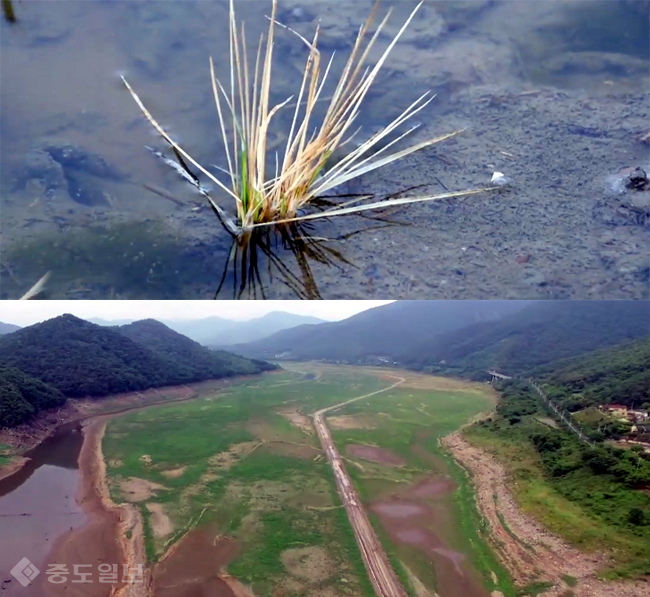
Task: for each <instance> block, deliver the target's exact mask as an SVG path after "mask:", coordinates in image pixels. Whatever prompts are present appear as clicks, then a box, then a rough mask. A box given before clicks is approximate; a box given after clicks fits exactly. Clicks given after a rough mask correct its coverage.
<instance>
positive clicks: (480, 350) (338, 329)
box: [231, 301, 650, 377]
mask: <svg viewBox="0 0 650 597" xmlns="http://www.w3.org/2000/svg"><path fill="white" fill-rule="evenodd" d="M647 336H650V303H648V302H646V301H528V302H526V301H440V302H436V301H400V302H399V303H391V304H390V305H385V306H382V307H377V308H375V309H370V310H368V311H364V312H363V313H360V314H358V315H355V316H354V317H350V318H349V319H346V320H344V321H339V322H335V323H323V324H321V325H319V326H316V327H314V326H300V327H297V328H294V329H291V330H285V331H283V332H279V333H277V334H274V335H272V336H270V337H268V338H265V339H262V340H259V341H257V342H251V343H248V344H244V345H237V346H233V347H231V349H232V350H234V351H235V352H238V353H239V354H242V355H245V356H249V357H255V358H277V359H287V360H310V359H315V360H325V361H330V362H347V363H371V364H372V363H379V362H389V363H394V364H399V365H401V366H405V367H408V368H411V369H416V370H422V371H426V372H430V373H442V374H451V375H464V376H472V377H481V376H483V375H484V374H485V370H487V369H491V368H497V369H502V370H504V371H505V372H507V373H508V374H511V375H514V374H523V373H527V372H531V371H533V370H534V369H535V368H536V367H539V366H541V365H545V364H547V363H550V362H553V361H557V360H561V359H567V358H570V357H575V356H578V355H580V354H583V353H585V352H588V351H592V350H597V349H601V348H604V347H607V346H612V345H614V344H617V343H620V342H623V341H625V340H630V339H635V338H643V337H647Z"/></svg>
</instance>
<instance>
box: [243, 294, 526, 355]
mask: <svg viewBox="0 0 650 597" xmlns="http://www.w3.org/2000/svg"><path fill="white" fill-rule="evenodd" d="M527 304H528V303H527V302H526V301H399V302H394V303H390V304H388V305H383V306H381V307H375V308H374V309H369V310H367V311H363V312H361V313H358V314H357V315H354V316H352V317H350V318H348V319H345V320H343V321H336V322H329V323H322V324H320V325H318V326H313V325H302V326H298V327H295V328H293V329H290V330H284V331H282V332H278V333H277V334H273V335H272V336H270V337H268V338H264V339H262V340H258V341H256V342H250V343H247V344H238V345H235V346H231V347H230V348H231V350H233V351H234V352H238V353H240V354H243V355H247V356H254V357H257V358H283V359H294V360H310V359H316V360H327V361H342V362H350V363H357V362H364V363H365V362H373V361H379V360H382V359H383V360H388V361H394V360H397V359H398V357H399V355H400V354H401V353H402V352H403V351H404V350H408V349H412V348H414V347H417V346H419V345H421V344H422V343H424V342H427V341H428V340H429V339H430V338H432V337H435V336H438V335H440V334H443V333H445V332H450V331H453V330H457V329H460V328H462V327H465V326H468V325H471V324H474V323H478V322H489V321H495V320H498V319H500V318H502V317H504V316H506V315H509V314H511V313H516V312H517V311H520V310H521V309H523V308H525V307H526V305H527Z"/></svg>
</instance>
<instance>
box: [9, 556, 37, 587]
mask: <svg viewBox="0 0 650 597" xmlns="http://www.w3.org/2000/svg"><path fill="white" fill-rule="evenodd" d="M39 572H40V570H39V569H38V568H37V567H36V566H34V564H32V563H31V562H30V561H29V560H28V559H27V558H23V559H22V560H20V562H18V563H17V564H16V565H15V566H14V567H13V568H12V569H11V575H12V576H13V577H14V578H15V579H16V580H17V581H18V582H19V583H20V584H21V585H23V587H26V586H27V585H28V584H29V583H30V582H32V581H33V580H34V579H35V578H36V577H37V576H38V574H39Z"/></svg>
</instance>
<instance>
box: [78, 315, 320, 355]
mask: <svg viewBox="0 0 650 597" xmlns="http://www.w3.org/2000/svg"><path fill="white" fill-rule="evenodd" d="M89 321H91V322H92V323H95V324H97V325H102V326H116V325H125V324H129V323H132V322H133V321H134V320H132V319H120V320H113V321H111V320H106V319H97V318H91V319H89ZM323 321H324V320H322V319H318V318H317V317H310V316H308V315H295V314H294V313H285V312H283V311H273V312H271V313H268V314H267V315H264V316H263V317H258V318H255V319H250V320H248V321H236V320H232V319H225V318H223V317H216V316H213V317H205V318H203V319H161V320H160V322H161V323H164V324H165V325H166V326H167V327H169V328H171V329H172V330H174V331H176V332H178V333H179V334H183V335H184V336H187V337H188V338H191V339H192V340H194V341H195V342H198V343H199V344H203V345H204V346H211V347H225V346H230V345H232V344H238V343H244V342H254V341H255V340H259V339H261V338H266V337H267V336H270V335H271V334H275V333H276V332H279V331H281V330H285V329H289V328H293V327H296V326H298V325H303V324H319V323H323Z"/></svg>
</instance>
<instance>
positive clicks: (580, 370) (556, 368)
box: [533, 338, 650, 410]
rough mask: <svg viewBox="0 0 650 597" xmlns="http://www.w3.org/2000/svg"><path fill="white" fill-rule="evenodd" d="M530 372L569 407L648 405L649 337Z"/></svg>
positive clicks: (649, 373) (649, 392) (558, 399)
mask: <svg viewBox="0 0 650 597" xmlns="http://www.w3.org/2000/svg"><path fill="white" fill-rule="evenodd" d="M533 373H534V375H535V377H536V378H538V379H540V380H541V383H543V384H544V386H545V388H546V392H547V393H548V394H549V395H550V396H551V397H552V398H553V399H555V400H556V401H557V402H559V403H560V404H562V406H564V407H565V408H567V409H569V410H577V409H580V408H585V407H588V406H594V405H602V404H624V405H625V406H628V407H630V408H632V407H634V408H641V406H642V405H644V404H650V338H645V339H643V340H635V341H630V342H624V343H623V344H621V345H618V346H614V347H613V348H609V349H605V350H599V351H595V352H590V353H587V354H585V355H582V356H580V357H577V358H574V359H569V360H567V361H562V362H561V363H556V364H554V365H549V366H546V367H540V368H539V369H537V370H535V371H534V372H533Z"/></svg>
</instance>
